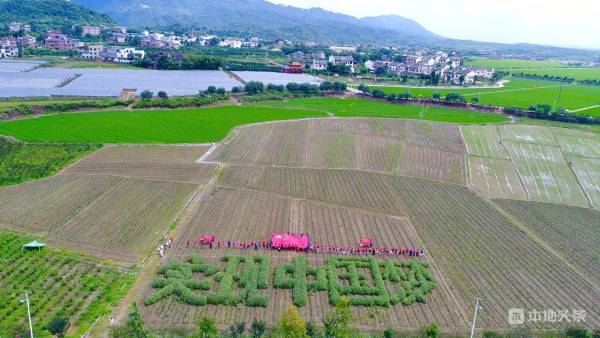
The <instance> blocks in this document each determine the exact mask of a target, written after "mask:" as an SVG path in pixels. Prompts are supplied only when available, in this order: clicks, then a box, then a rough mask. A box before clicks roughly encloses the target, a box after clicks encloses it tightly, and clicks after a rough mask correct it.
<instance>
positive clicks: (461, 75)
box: [446, 68, 475, 85]
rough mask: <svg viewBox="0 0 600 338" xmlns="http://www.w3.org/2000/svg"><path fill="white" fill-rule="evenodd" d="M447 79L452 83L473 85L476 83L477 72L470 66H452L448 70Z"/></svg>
mask: <svg viewBox="0 0 600 338" xmlns="http://www.w3.org/2000/svg"><path fill="white" fill-rule="evenodd" d="M446 81H447V82H448V83H451V84H459V85H471V84H473V83H475V72H474V71H473V70H471V69H468V68H463V69H458V68H452V69H449V70H448V71H447V72H446Z"/></svg>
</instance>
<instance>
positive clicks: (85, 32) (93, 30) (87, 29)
mask: <svg viewBox="0 0 600 338" xmlns="http://www.w3.org/2000/svg"><path fill="white" fill-rule="evenodd" d="M81 28H82V31H81V36H99V35H100V32H101V30H100V27H98V26H83V27H81Z"/></svg>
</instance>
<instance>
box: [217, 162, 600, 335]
mask: <svg viewBox="0 0 600 338" xmlns="http://www.w3.org/2000/svg"><path fill="white" fill-rule="evenodd" d="M223 184H225V185H229V186H241V187H247V188H252V189H258V190H261V189H264V190H268V191H276V192H280V193H286V194H290V195H292V196H298V197H302V198H308V199H315V200H321V201H327V202H329V203H338V204H343V205H348V206H353V207H357V208H368V209H370V210H375V211H380V212H385V213H392V214H398V215H404V216H408V217H409V218H410V220H411V222H412V223H413V224H414V226H415V229H416V231H417V232H418V234H419V236H420V237H421V238H422V240H423V241H424V243H425V246H426V247H427V248H428V249H429V252H430V253H431V256H432V257H433V259H434V261H435V262H436V263H437V264H438V266H439V267H440V270H441V271H442V272H443V274H444V276H445V277H446V278H449V280H450V281H451V285H453V287H456V288H457V289H458V290H459V291H460V294H461V296H462V297H461V298H462V301H463V302H465V303H469V302H470V301H471V300H472V299H473V298H474V297H482V298H483V299H484V302H485V303H486V304H487V306H486V307H485V310H484V312H483V314H482V318H483V322H482V323H484V325H485V326H486V327H496V328H506V327H507V326H508V323H507V321H506V316H507V314H508V309H510V308H524V309H529V310H536V309H542V310H543V309H558V310H562V309H570V310H573V309H577V310H579V309H582V310H586V311H587V315H588V323H590V324H591V325H597V323H598V322H599V321H600V313H599V311H600V310H598V301H597V300H598V299H600V298H598V297H599V296H600V291H599V290H598V288H597V287H595V286H593V285H591V284H589V283H588V282H587V281H586V280H585V279H584V278H582V277H581V276H580V275H578V274H577V273H576V272H575V271H574V270H572V269H571V267H570V266H569V265H567V264H565V263H564V262H563V261H561V260H560V259H559V258H558V257H556V256H554V255H553V254H551V253H549V252H547V251H546V250H544V249H543V248H542V247H541V246H540V245H539V244H538V243H537V242H535V241H534V240H533V239H532V238H530V237H528V236H527V234H524V233H523V232H521V231H520V229H519V228H518V227H517V226H516V225H514V224H512V223H511V222H510V221H509V220H508V219H507V218H505V217H504V216H503V215H502V214H501V213H500V212H498V211H497V210H496V209H495V207H494V206H493V204H491V203H490V202H486V201H485V200H483V199H482V198H480V197H478V196H477V195H476V194H474V193H472V192H470V191H469V190H468V189H467V188H465V187H461V186H459V185H450V184H443V183H436V182H432V181H426V180H420V179H413V178H404V177H395V176H391V175H381V174H376V173H360V172H353V171H339V170H338V171H327V170H311V169H283V168H252V167H231V168H230V169H229V170H228V171H227V172H226V173H225V175H224V177H223ZM382 206H385V207H382ZM594 323H595V324H594Z"/></svg>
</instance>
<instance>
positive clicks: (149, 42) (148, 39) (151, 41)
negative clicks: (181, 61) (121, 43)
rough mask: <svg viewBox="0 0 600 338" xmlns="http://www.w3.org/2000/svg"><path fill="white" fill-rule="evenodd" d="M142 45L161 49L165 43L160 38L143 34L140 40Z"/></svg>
mask: <svg viewBox="0 0 600 338" xmlns="http://www.w3.org/2000/svg"><path fill="white" fill-rule="evenodd" d="M140 44H141V45H142V47H146V48H155V49H163V48H167V44H166V43H165V42H164V41H162V40H157V39H155V38H154V37H153V36H145V37H143V38H142V39H141V40H140Z"/></svg>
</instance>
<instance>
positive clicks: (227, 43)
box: [219, 39, 242, 49]
mask: <svg viewBox="0 0 600 338" xmlns="http://www.w3.org/2000/svg"><path fill="white" fill-rule="evenodd" d="M219 47H228V48H235V49H239V48H242V41H240V40H236V39H223V40H221V41H219Z"/></svg>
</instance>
